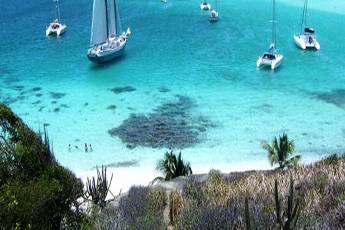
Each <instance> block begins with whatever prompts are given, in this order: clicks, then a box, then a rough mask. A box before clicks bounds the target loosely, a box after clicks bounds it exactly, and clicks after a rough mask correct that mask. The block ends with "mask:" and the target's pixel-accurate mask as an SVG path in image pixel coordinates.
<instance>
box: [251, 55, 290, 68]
mask: <svg viewBox="0 0 345 230" xmlns="http://www.w3.org/2000/svg"><path fill="white" fill-rule="evenodd" d="M275 57H276V58H275V59H269V58H265V57H264V55H262V56H260V57H259V59H258V61H257V62H256V66H257V67H258V68H260V67H261V66H269V67H270V68H271V70H275V69H276V68H278V67H279V66H280V64H281V63H282V61H283V58H284V56H283V55H281V54H275Z"/></svg>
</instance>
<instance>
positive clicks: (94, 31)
mask: <svg viewBox="0 0 345 230" xmlns="http://www.w3.org/2000/svg"><path fill="white" fill-rule="evenodd" d="M107 39H108V31H107V13H106V1H105V0H94V1H93V12H92V27H91V46H94V45H98V44H101V43H104V42H105V41H107Z"/></svg>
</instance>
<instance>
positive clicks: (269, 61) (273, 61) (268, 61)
mask: <svg viewBox="0 0 345 230" xmlns="http://www.w3.org/2000/svg"><path fill="white" fill-rule="evenodd" d="M275 12H276V10H275V0H273V20H272V41H271V44H270V47H269V49H268V51H267V52H265V53H263V54H262V55H261V56H260V57H259V59H258V60H257V62H256V66H257V67H258V68H259V67H261V66H262V65H264V66H269V67H270V68H271V69H272V70H275V69H276V68H277V67H278V66H280V64H281V62H282V61H283V58H284V56H283V55H282V54H280V53H278V51H277V49H276V40H277V39H276V13H275Z"/></svg>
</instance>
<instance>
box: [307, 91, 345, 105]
mask: <svg viewBox="0 0 345 230" xmlns="http://www.w3.org/2000/svg"><path fill="white" fill-rule="evenodd" d="M313 95H314V96H315V98H317V99H318V100H321V101H324V102H327V103H330V104H333V105H335V106H338V107H340V108H342V109H345V89H335V90H332V91H331V92H328V93H324V92H321V93H315V94H313Z"/></svg>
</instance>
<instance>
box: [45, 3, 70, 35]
mask: <svg viewBox="0 0 345 230" xmlns="http://www.w3.org/2000/svg"><path fill="white" fill-rule="evenodd" d="M55 2H56V18H55V20H54V21H53V22H51V23H50V24H49V26H47V29H46V36H50V35H56V36H57V37H59V36H60V35H62V34H63V33H64V32H65V31H66V29H67V26H66V25H65V24H62V23H61V19H60V5H59V0H55Z"/></svg>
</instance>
